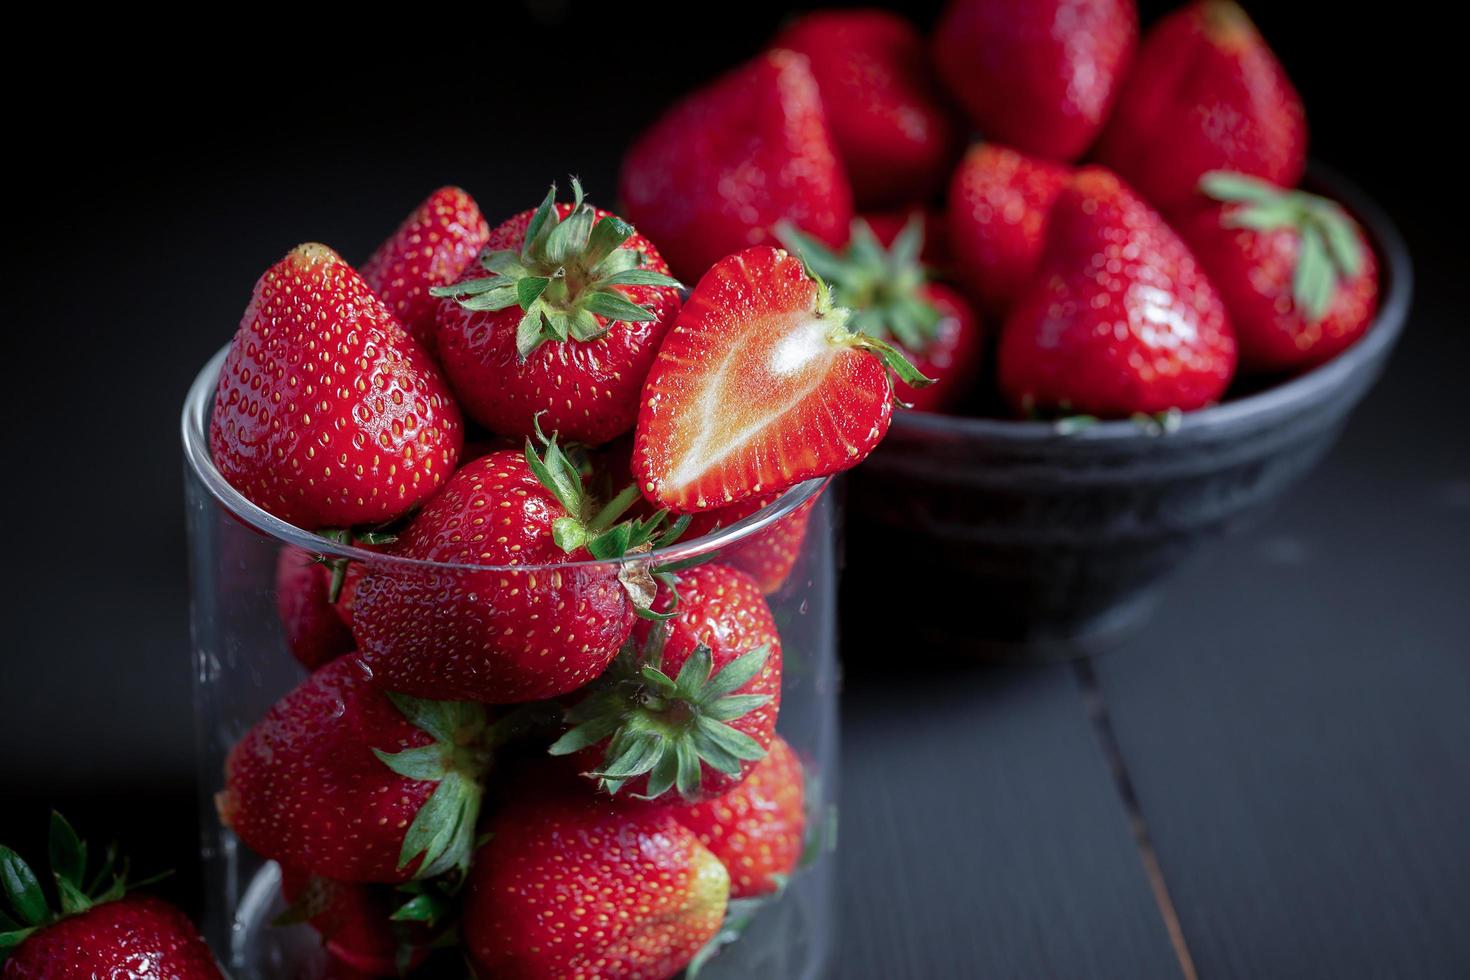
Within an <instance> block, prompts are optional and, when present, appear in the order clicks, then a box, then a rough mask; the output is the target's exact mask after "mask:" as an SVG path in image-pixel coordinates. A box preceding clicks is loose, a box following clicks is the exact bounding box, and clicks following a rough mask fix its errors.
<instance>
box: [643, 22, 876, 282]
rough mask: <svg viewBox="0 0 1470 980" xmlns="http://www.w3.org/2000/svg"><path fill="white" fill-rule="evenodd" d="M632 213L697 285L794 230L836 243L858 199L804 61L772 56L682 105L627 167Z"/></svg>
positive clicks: (778, 53)
mask: <svg viewBox="0 0 1470 980" xmlns="http://www.w3.org/2000/svg"><path fill="white" fill-rule="evenodd" d="M619 194H620V196H621V198H622V200H623V202H624V210H625V214H626V216H627V217H628V219H629V220H630V221H632V222H633V223H634V224H635V225H637V226H638V227H639V229H640V230H641V231H642V232H643V233H644V234H645V235H647V236H648V237H650V238H651V239H653V240H654V241H656V242H658V245H659V248H660V249H661V250H662V252H663V255H664V258H665V259H667V260H668V263H669V265H670V266H671V267H672V268H673V270H674V274H675V275H677V276H678V277H679V278H680V279H682V280H683V281H684V282H686V283H689V282H694V281H695V280H697V279H698V278H699V277H700V276H702V275H704V273H705V271H706V270H707V269H709V267H710V266H712V265H713V264H714V263H715V262H716V261H718V260H719V259H721V258H724V257H725V256H726V255H729V254H731V253H732V252H738V251H739V250H741V249H743V248H748V247H749V246H751V245H756V244H761V243H768V242H773V241H775V236H774V235H773V233H772V229H773V227H774V226H775V225H776V223H777V222H778V221H780V220H781V219H783V218H784V219H787V220H789V221H791V222H793V223H795V224H796V225H797V226H799V227H801V228H802V229H804V230H806V231H807V232H809V233H810V234H813V235H816V236H817V237H818V238H821V239H822V240H824V241H827V242H830V243H833V244H836V243H837V242H840V241H842V240H843V239H844V238H845V237H846V236H847V229H848V225H849V224H850V223H851V221H852V214H853V211H852V190H851V188H850V187H849V186H848V183H847V178H846V176H845V175H844V174H843V172H842V165H841V163H840V161H839V160H838V158H837V152H836V149H835V147H834V145H833V142H832V137H831V132H830V130H829V128H828V126H827V123H826V120H825V116H824V115H823V112H822V103H821V97H820V95H819V94H818V90H817V83H816V80H815V79H814V78H812V73H811V69H810V67H809V63H808V61H807V59H806V57H805V56H803V55H800V54H797V53H795V52H793V51H783V50H774V51H769V52H766V53H765V54H763V55H761V56H760V57H758V58H756V59H755V60H754V61H752V62H750V63H748V64H745V65H743V66H741V67H739V68H737V69H735V70H734V71H732V72H730V73H729V74H727V75H725V76H724V77H722V78H720V79H717V80H716V81H715V82H714V83H712V84H711V85H710V86H708V87H707V88H704V89H701V90H699V91H698V92H695V93H693V94H692V95H689V96H687V97H685V98H684V99H683V101H681V102H679V103H678V104H676V105H675V106H674V107H673V108H671V109H670V110H669V111H668V112H666V113H665V114H664V115H663V117H662V118H660V119H659V120H658V121H656V122H655V123H654V124H653V126H651V127H650V128H649V129H648V130H646V131H645V132H644V133H643V134H642V135H641V136H639V137H638V140H637V141H636V142H635V143H634V144H633V146H632V148H631V149H629V150H628V153H627V155H626V156H625V157H624V159H623V169H622V176H621V179H620V181H619Z"/></svg>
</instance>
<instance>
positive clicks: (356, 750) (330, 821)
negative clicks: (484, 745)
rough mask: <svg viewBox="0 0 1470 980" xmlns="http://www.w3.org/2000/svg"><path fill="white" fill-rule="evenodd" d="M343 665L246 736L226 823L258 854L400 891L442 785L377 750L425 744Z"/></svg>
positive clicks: (306, 685) (360, 674)
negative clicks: (409, 773)
mask: <svg viewBox="0 0 1470 980" xmlns="http://www.w3.org/2000/svg"><path fill="white" fill-rule="evenodd" d="M431 741H432V739H431V738H430V737H429V736H428V735H427V734H426V733H425V732H423V731H421V730H419V729H418V728H415V727H414V726H413V725H412V724H411V723H410V722H409V721H408V720H407V719H406V718H405V717H404V716H403V714H402V713H401V712H400V711H399V710H398V708H397V707H395V706H394V705H393V703H392V702H391V701H389V700H388V698H387V697H386V696H385V695H384V694H383V693H382V692H381V691H379V690H378V689H377V688H375V687H374V686H373V685H372V683H371V681H370V680H369V675H368V673H367V672H366V671H365V670H363V668H362V666H361V665H360V664H359V663H358V662H357V660H356V658H355V657H352V656H345V657H341V658H339V659H337V660H334V661H332V662H331V663H330V664H328V665H327V666H325V667H323V668H321V669H320V670H318V671H316V672H315V673H314V674H312V675H311V676H310V677H308V678H306V680H305V681H303V682H302V683H301V685H300V686H298V687H297V688H296V689H295V690H294V691H292V692H291V693H290V694H287V695H286V696H285V697H284V698H282V699H281V700H280V701H278V702H276V704H275V705H274V706H273V707H272V708H271V710H270V711H269V712H267V714H266V715H265V717H264V718H262V719H261V720H260V721H259V722H257V723H256V725H255V727H254V728H252V729H251V730H250V731H249V732H247V733H246V735H245V737H244V738H242V739H241V740H240V741H239V742H238V743H237V744H236V745H235V748H234V749H233V750H232V751H231V752H230V756H229V759H228V760H227V762H226V765H225V772H226V779H225V789H224V791H223V792H222V793H221V794H220V796H219V799H218V804H219V810H220V815H221V818H222V819H223V820H224V821H225V822H226V823H227V824H228V825H229V826H230V827H231V828H233V829H234V831H235V833H236V834H237V835H238V836H239V837H240V839H241V840H242V841H244V842H245V844H246V845H247V846H249V847H250V849H251V850H253V851H255V852H256V853H257V854H260V855H262V856H264V857H267V858H271V859H273V860H276V861H279V862H281V863H282V864H283V865H289V866H291V867H296V868H300V869H302V870H304V871H307V872H310V873H312V874H318V875H321V876H323V877H326V878H332V879H335V880H339V881H353V882H388V883H393V882H402V881H407V880H408V879H409V878H410V877H411V876H412V872H413V871H414V870H415V866H416V862H415V863H411V864H410V865H409V866H407V867H405V868H403V869H401V870H400V869H399V867H398V859H399V854H400V851H401V850H402V847H403V838H404V835H405V832H406V831H407V829H408V827H409V825H410V824H412V822H413V819H414V817H415V816H416V815H417V813H418V811H419V808H420V807H422V806H423V805H424V802H425V801H426V800H428V798H429V795H430V794H431V793H432V792H433V790H434V787H435V786H436V785H437V784H436V783H433V782H427V781H416V780H412V779H408V778H406V777H404V776H400V775H398V774H397V773H395V772H393V771H392V770H391V769H389V768H388V767H387V766H386V765H384V764H383V762H382V761H380V760H379V759H378V758H377V756H375V755H374V754H373V749H379V750H382V751H383V752H387V753H394V752H399V751H402V750H404V749H411V748H418V747H420V746H423V745H428V744H430V742H431Z"/></svg>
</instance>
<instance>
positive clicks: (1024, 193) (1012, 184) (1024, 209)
mask: <svg viewBox="0 0 1470 980" xmlns="http://www.w3.org/2000/svg"><path fill="white" fill-rule="evenodd" d="M1067 172H1068V171H1067V168H1066V167H1064V166H1062V165H1061V164H1056V163H1051V162H1049V161H1047V160H1038V159H1035V158H1032V157H1028V156H1026V155H1025V154H1022V153H1018V152H1016V151H1015V150H1012V149H1009V148H1007V147H1004V146H997V145H996V144H994V143H978V144H976V145H975V146H972V147H970V150H969V152H968V153H966V154H965V158H964V160H963V161H961V163H960V165H959V167H958V168H957V169H956V170H955V172H954V178H953V180H951V181H950V185H949V213H948V215H947V216H946V227H947V229H948V231H949V250H950V254H951V256H952V263H951V267H952V269H953V271H954V275H955V278H956V279H958V280H959V282H960V283H961V284H962V285H963V286H964V287H965V289H966V291H967V292H968V293H969V294H970V295H971V296H972V297H974V299H975V301H976V302H977V303H979V304H980V305H981V307H982V308H984V309H985V310H987V311H989V312H990V313H992V314H995V315H996V316H1004V315H1005V313H1006V312H1007V311H1008V310H1009V309H1010V306H1011V304H1012V303H1014V302H1015V299H1016V296H1017V295H1018V294H1019V293H1020V292H1021V290H1023V289H1025V288H1026V287H1027V286H1029V285H1030V284H1031V278H1032V277H1033V276H1034V275H1035V273H1036V267H1037V265H1038V264H1039V263H1040V261H1041V247H1042V243H1043V241H1044V240H1045V237H1046V218H1047V215H1048V214H1050V213H1051V206H1052V203H1053V202H1054V201H1055V200H1056V199H1057V194H1059V193H1060V192H1061V190H1062V186H1063V185H1064V184H1065V183H1066V182H1067Z"/></svg>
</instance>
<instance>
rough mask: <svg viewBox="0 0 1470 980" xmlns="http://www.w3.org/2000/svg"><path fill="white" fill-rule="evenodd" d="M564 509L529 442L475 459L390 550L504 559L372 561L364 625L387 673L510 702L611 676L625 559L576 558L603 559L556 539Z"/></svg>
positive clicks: (389, 682) (402, 680)
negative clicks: (525, 447) (534, 468)
mask: <svg viewBox="0 0 1470 980" xmlns="http://www.w3.org/2000/svg"><path fill="white" fill-rule="evenodd" d="M565 514H566V511H565V509H564V508H563V507H562V506H561V504H560V503H559V502H558V501H557V500H556V498H555V497H553V496H552V494H551V492H550V491H549V490H547V489H546V488H545V487H543V486H542V485H541V483H540V482H538V481H537V479H536V477H535V475H534V474H533V473H532V472H531V468H530V467H529V466H528V465H527V464H526V460H525V457H524V455H523V454H522V453H519V452H515V451H510V450H502V451H499V452H493V453H491V454H489V455H488V456H483V457H481V458H479V459H476V460H473V461H471V462H469V463H467V464H465V465H464V466H463V467H462V468H461V469H460V471H459V472H458V473H456V474H455V476H454V478H453V479H452V480H450V482H449V484H448V485H446V486H445V488H444V490H443V491H442V492H441V493H440V494H439V495H438V496H437V497H435V498H434V499H433V500H432V501H430V502H429V503H428V505H426V506H425V507H424V509H423V510H422V511H420V512H419V514H418V515H417V516H416V517H415V518H414V519H413V521H412V522H411V523H410V524H409V525H408V526H407V527H406V528H405V529H404V530H403V532H402V533H401V534H400V535H399V537H398V541H397V542H396V543H395V544H394V545H393V546H392V548H391V549H389V550H390V553H391V554H392V555H395V556H398V557H403V558H412V559H420V560H424V561H432V562H443V563H450V564H460V565H468V564H477V565H491V566H497V568H496V569H494V570H483V571H481V570H471V569H455V568H442V567H436V566H432V565H409V564H406V563H382V564H377V565H374V566H373V567H371V568H369V569H368V570H367V571H366V573H365V574H364V575H363V577H362V580H361V581H360V582H359V583H358V586H357V592H356V595H355V598H354V611H353V632H354V634H355V635H356V637H357V640H358V643H359V644H360V645H361V650H362V656H363V660H364V662H365V663H366V664H367V665H368V666H369V668H370V669H371V670H372V672H373V674H374V676H375V678H376V682H377V683H378V684H379V685H381V686H382V687H384V688H385V689H387V690H392V691H401V692H403V693H405V694H411V695H415V696H418V697H424V698H432V699H435V700H469V701H485V702H490V703H496V704H504V703H510V702H518V701H533V700H537V699H539V698H549V697H555V696H557V695H559V694H565V693H567V692H569V691H572V690H575V689H576V688H578V687H581V686H582V685H583V684H585V683H587V682H588V681H591V680H593V679H594V678H596V677H597V676H598V675H599V674H601V673H602V671H603V670H604V669H605V668H606V667H607V665H608V664H609V663H610V662H611V661H612V659H613V657H614V656H616V655H617V652H618V648H619V647H620V646H621V645H622V643H623V641H624V640H626V639H627V637H628V634H629V632H630V631H631V630H632V628H633V619H634V613H633V606H632V603H631V602H630V601H629V599H628V596H627V593H626V592H625V591H624V589H623V587H622V585H621V584H620V583H619V581H618V578H617V571H616V569H615V567H614V566H611V565H607V564H588V565H581V566H578V565H568V564H567V563H568V562H578V561H583V562H585V561H588V560H589V559H590V556H589V555H588V554H587V553H586V552H585V551H578V552H575V553H573V554H567V553H566V552H564V551H562V550H561V548H560V547H558V546H557V545H556V543H555V542H554V541H553V540H552V527H551V525H552V521H554V520H555V519H557V518H558V517H562V516H565ZM510 566H516V567H517V568H519V569H524V570H512V569H511V567H510ZM547 566H552V567H547Z"/></svg>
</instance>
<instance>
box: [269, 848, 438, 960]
mask: <svg viewBox="0 0 1470 980" xmlns="http://www.w3.org/2000/svg"><path fill="white" fill-rule="evenodd" d="M308 890H313V891H314V892H315V894H314V895H311V896H310V897H309V898H308V899H307V900H308V901H310V902H311V903H312V904H313V906H314V909H313V912H314V914H312V915H311V917H310V920H309V921H310V923H311V927H312V928H313V929H315V930H316V931H317V932H318V933H319V934H320V935H321V937H322V942H323V944H324V945H325V946H326V948H327V952H328V953H329V954H331V956H332V958H333V959H335V960H337V961H339V962H341V963H343V964H345V965H347V966H349V967H351V968H353V969H354V970H358V971H360V972H361V973H363V974H365V975H367V976H371V977H396V976H398V975H399V974H400V972H401V971H400V970H399V966H398V954H399V939H398V936H399V932H400V930H401V927H400V926H399V925H398V924H397V923H395V922H393V921H392V919H391V918H390V916H391V915H392V914H393V912H394V910H395V909H397V908H398V907H399V906H400V905H402V904H403V903H404V902H406V901H407V900H408V899H407V897H406V896H404V895H402V894H401V893H399V892H397V891H395V890H394V889H392V888H391V887H389V886H386V885H365V884H361V883H357V882H346V881H332V880H330V879H327V878H321V877H317V876H315V875H311V874H308V873H307V872H304V871H298V870H296V869H294V868H282V869H281V895H282V897H283V898H285V900H286V902H287V903H288V904H290V905H292V906H295V904H296V903H297V902H299V901H302V900H303V898H304V893H306V892H308ZM424 938H425V939H426V940H427V939H428V938H429V937H427V936H425V937H424ZM427 958H428V950H427V949H415V950H414V952H413V954H412V957H411V959H410V963H411V964H412V965H417V964H420V963H422V962H423V961H424V960H425V959H427Z"/></svg>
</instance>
